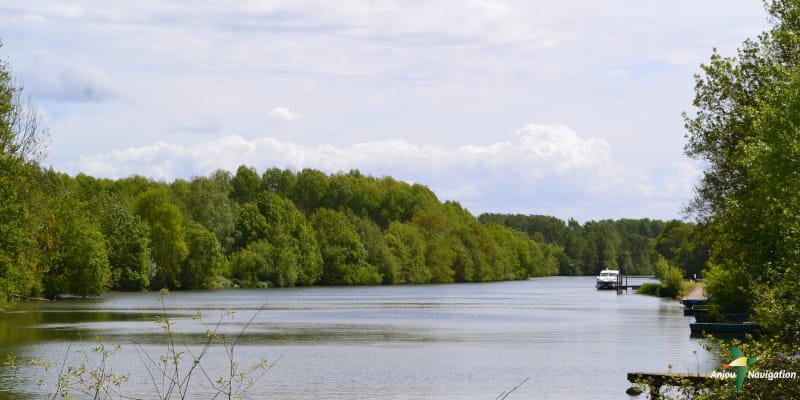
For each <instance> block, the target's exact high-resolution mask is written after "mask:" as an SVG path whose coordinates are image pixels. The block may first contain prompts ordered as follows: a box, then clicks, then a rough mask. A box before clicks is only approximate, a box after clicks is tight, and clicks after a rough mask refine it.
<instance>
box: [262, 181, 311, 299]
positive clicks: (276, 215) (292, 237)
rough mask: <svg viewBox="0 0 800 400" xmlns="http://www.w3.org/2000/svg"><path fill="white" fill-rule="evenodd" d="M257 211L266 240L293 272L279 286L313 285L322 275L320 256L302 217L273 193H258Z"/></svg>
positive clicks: (293, 206) (285, 200)
mask: <svg viewBox="0 0 800 400" xmlns="http://www.w3.org/2000/svg"><path fill="white" fill-rule="evenodd" d="M257 203H258V209H259V211H260V212H261V215H263V216H264V218H265V221H269V222H268V228H267V233H266V235H265V237H266V239H267V241H268V242H269V243H270V244H271V245H272V246H274V248H275V249H276V251H278V253H277V254H276V255H275V257H276V259H278V258H280V259H282V260H284V261H283V262H285V263H289V264H286V265H287V268H289V267H291V268H290V269H291V270H292V271H294V272H293V273H292V275H291V276H292V278H291V279H282V282H285V284H281V286H293V285H295V284H297V285H313V284H314V283H316V282H317V281H318V280H319V279H320V277H321V275H322V255H321V254H320V251H319V246H318V245H317V241H316V238H315V236H314V232H313V229H312V228H311V226H310V224H309V222H308V220H307V219H306V216H305V215H304V214H303V213H301V212H300V210H298V209H297V207H296V206H295V205H294V203H292V202H291V201H290V200H289V199H287V198H285V197H282V196H279V195H277V194H274V193H262V194H261V195H259V196H258V199H257Z"/></svg>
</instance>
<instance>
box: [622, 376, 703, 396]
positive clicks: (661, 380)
mask: <svg viewBox="0 0 800 400" xmlns="http://www.w3.org/2000/svg"><path fill="white" fill-rule="evenodd" d="M708 379H712V378H711V375H710V374H686V373H678V372H628V382H630V383H643V384H646V385H648V386H649V387H650V398H651V399H653V400H657V399H658V398H659V397H660V396H661V393H660V392H661V387H662V386H683V385H687V384H689V385H692V384H698V383H703V382H705V381H706V380H708Z"/></svg>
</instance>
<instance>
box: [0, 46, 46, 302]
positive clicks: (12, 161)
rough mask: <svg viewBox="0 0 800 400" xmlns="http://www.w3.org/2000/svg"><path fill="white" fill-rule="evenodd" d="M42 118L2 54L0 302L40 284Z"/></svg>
mask: <svg viewBox="0 0 800 400" xmlns="http://www.w3.org/2000/svg"><path fill="white" fill-rule="evenodd" d="M0 48H2V42H0ZM42 121H43V118H42V114H41V111H39V108H38V107H36V106H35V105H34V104H33V102H32V101H31V100H30V98H25V97H23V92H22V88H20V87H17V86H16V85H15V84H14V78H13V76H12V72H11V67H10V65H9V63H8V62H7V61H5V60H4V59H0V308H2V307H3V306H4V305H5V304H6V302H7V301H8V300H9V299H10V296H12V295H29V294H35V292H37V291H38V288H39V286H40V285H39V283H40V282H39V281H40V279H41V272H42V268H41V266H40V265H39V262H38V260H37V256H38V252H39V251H38V249H37V248H36V243H35V241H34V240H33V237H34V236H35V235H36V229H37V227H38V226H39V224H38V223H37V222H38V221H35V220H34V219H33V218H32V216H31V210H30V206H31V205H32V204H34V203H33V202H34V196H35V194H34V192H35V188H33V187H32V186H31V185H32V181H31V179H32V177H33V176H34V175H35V172H36V170H38V167H37V166H36V163H37V161H39V160H41V159H42V158H43V156H44V154H45V152H46V146H45V145H46V143H47V139H48V138H49V132H48V130H47V129H46V128H45V127H44V126H43V124H42ZM36 200H38V199H36Z"/></svg>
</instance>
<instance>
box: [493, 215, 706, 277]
mask: <svg viewBox="0 0 800 400" xmlns="http://www.w3.org/2000/svg"><path fill="white" fill-rule="evenodd" d="M478 220H479V221H481V222H482V223H486V224H489V223H496V224H501V225H504V226H507V227H510V228H512V229H515V230H518V231H522V232H526V233H527V234H528V235H530V236H531V237H532V238H533V239H534V240H535V241H538V242H545V243H549V244H551V245H555V255H556V259H557V260H558V273H559V274H560V275H596V274H597V273H598V272H600V270H602V269H604V268H608V269H618V270H620V271H622V272H624V273H626V274H630V275H648V274H652V273H653V272H654V268H655V266H656V265H657V263H658V262H659V260H662V259H663V260H664V261H666V262H668V263H670V264H672V265H675V266H679V267H680V268H681V269H682V270H684V271H685V272H686V275H687V276H693V275H694V274H698V275H699V273H700V271H701V270H702V268H703V267H704V266H705V262H706V260H707V258H708V252H707V248H705V247H703V246H701V245H698V238H697V233H696V232H695V228H694V225H692V224H688V223H685V222H682V221H678V220H673V221H668V222H664V221H659V220H650V219H620V220H602V221H589V222H586V223H585V224H583V225H581V224H580V223H578V221H576V220H574V219H570V220H569V221H564V220H561V219H558V218H556V217H551V216H545V215H509V214H483V215H481V216H480V217H478Z"/></svg>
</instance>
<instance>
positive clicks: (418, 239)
mask: <svg viewBox="0 0 800 400" xmlns="http://www.w3.org/2000/svg"><path fill="white" fill-rule="evenodd" d="M385 240H386V246H387V247H388V248H389V251H390V252H391V253H392V256H393V258H394V259H395V263H396V264H395V265H394V266H393V267H394V268H387V269H385V270H384V271H383V274H384V280H386V281H388V282H389V283H428V282H430V280H431V278H432V274H431V271H430V268H428V266H427V265H426V262H425V251H426V244H425V237H424V236H423V235H422V232H421V231H420V229H419V228H417V226H415V225H412V224H410V223H402V222H398V221H395V222H392V223H391V224H389V228H388V229H387V230H386V236H385ZM390 267H391V266H390Z"/></svg>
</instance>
